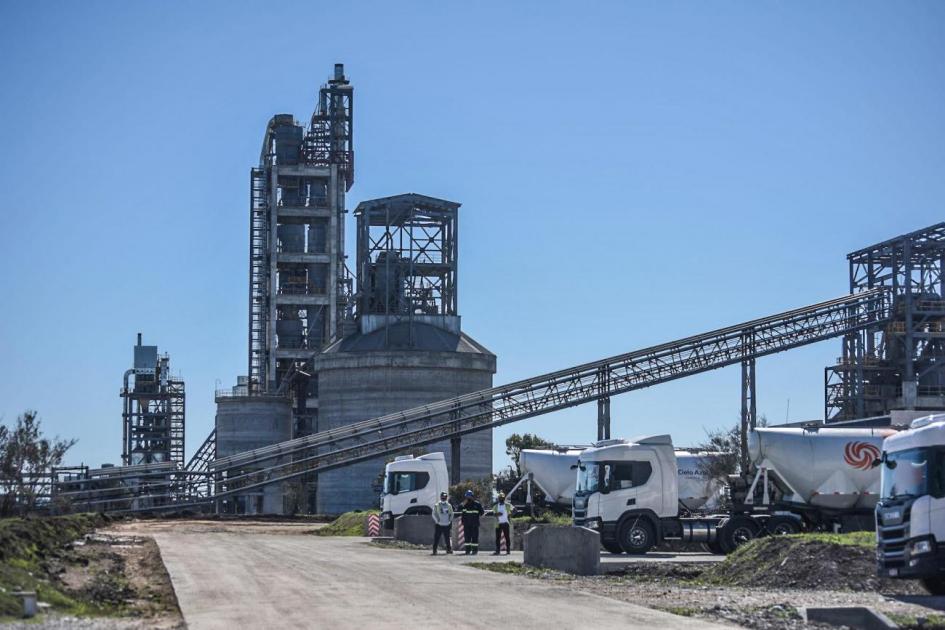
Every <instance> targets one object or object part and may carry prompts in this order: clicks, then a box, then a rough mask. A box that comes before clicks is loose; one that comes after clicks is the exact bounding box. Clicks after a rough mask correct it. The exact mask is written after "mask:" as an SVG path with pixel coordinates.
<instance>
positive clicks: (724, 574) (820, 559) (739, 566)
mask: <svg viewBox="0 0 945 630" xmlns="http://www.w3.org/2000/svg"><path fill="white" fill-rule="evenodd" d="M875 554H876V552H875V547H874V546H873V543H872V534H868V535H864V534H847V535H842V536H841V535H833V534H807V535H805V534H801V535H798V536H767V537H764V538H759V539H757V540H755V541H752V542H751V543H749V544H747V545H744V546H742V547H739V548H738V549H737V550H736V551H735V553H733V554H731V555H730V556H728V557H727V558H726V559H725V560H724V561H722V562H720V563H718V564H716V565H714V566H712V567H710V568H707V569H706V570H705V572H703V574H702V575H701V576H700V580H701V581H703V582H707V583H709V584H718V585H723V586H751V587H772V588H800V589H830V590H849V591H861V590H869V591H882V592H884V593H903V594H912V593H922V592H923V591H922V588H921V587H920V586H919V585H918V584H916V583H914V582H911V581H905V580H887V579H882V578H879V577H877V575H876V555H875Z"/></svg>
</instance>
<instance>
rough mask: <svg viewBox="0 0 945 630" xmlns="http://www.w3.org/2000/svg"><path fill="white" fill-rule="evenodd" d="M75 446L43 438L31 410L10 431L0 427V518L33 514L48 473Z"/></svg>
mask: <svg viewBox="0 0 945 630" xmlns="http://www.w3.org/2000/svg"><path fill="white" fill-rule="evenodd" d="M75 443H76V440H62V439H59V436H56V437H54V438H51V439H50V438H46V437H44V436H43V432H42V426H41V423H40V420H39V415H38V414H37V413H36V412H35V411H32V410H27V411H25V412H23V414H22V415H20V416H19V417H17V419H16V423H15V424H14V425H13V427H7V426H4V425H0V492H2V493H3V498H2V500H0V516H10V515H12V514H15V513H28V512H30V511H31V510H33V509H34V508H35V507H36V501H37V499H39V497H40V490H41V489H42V486H43V485H44V484H46V483H48V482H49V475H50V473H51V472H52V470H51V469H52V468H53V467H54V466H58V465H60V464H61V463H62V458H63V456H64V455H65V454H66V451H68V450H69V449H70V448H72V446H73V445H74V444H75Z"/></svg>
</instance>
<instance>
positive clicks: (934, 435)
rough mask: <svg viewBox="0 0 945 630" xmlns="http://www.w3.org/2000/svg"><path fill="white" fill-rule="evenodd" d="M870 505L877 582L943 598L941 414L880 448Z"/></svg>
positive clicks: (944, 430) (944, 424)
mask: <svg viewBox="0 0 945 630" xmlns="http://www.w3.org/2000/svg"><path fill="white" fill-rule="evenodd" d="M874 465H875V466H879V467H880V468H881V471H882V474H881V483H880V501H879V503H877V505H876V542H877V550H876V560H877V571H878V573H879V575H880V576H883V577H891V578H902V579H919V580H921V581H922V584H923V585H924V586H925V587H926V589H927V590H929V592H931V593H933V594H935V595H945V414H943V415H935V416H927V417H924V418H918V419H916V420H914V421H913V422H912V424H911V425H910V428H909V429H908V430H906V431H902V432H900V433H897V434H895V435H892V436H890V437H888V438H886V440H885V441H884V442H883V453H882V455H881V457H880V458H879V459H877V460H876V461H875V462H874Z"/></svg>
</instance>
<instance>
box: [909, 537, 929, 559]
mask: <svg viewBox="0 0 945 630" xmlns="http://www.w3.org/2000/svg"><path fill="white" fill-rule="evenodd" d="M924 553H932V541H931V540H920V541H918V542H915V543H912V555H913V556H919V555H922V554H924Z"/></svg>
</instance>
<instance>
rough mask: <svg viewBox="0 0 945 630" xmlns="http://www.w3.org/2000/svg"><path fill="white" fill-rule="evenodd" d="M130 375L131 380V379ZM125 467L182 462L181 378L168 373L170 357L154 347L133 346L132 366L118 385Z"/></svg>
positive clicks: (139, 337)
mask: <svg viewBox="0 0 945 630" xmlns="http://www.w3.org/2000/svg"><path fill="white" fill-rule="evenodd" d="M132 377H133V381H131V379H132ZM120 395H121V399H122V414H121V419H122V426H123V431H122V435H123V439H122V451H121V460H122V463H123V464H124V465H125V466H137V465H140V464H153V463H163V462H170V463H173V464H177V465H178V466H183V465H184V381H183V380H181V379H179V378H174V377H172V376H171V374H170V358H169V357H168V356H167V355H166V354H165V355H158V351H157V346H144V345H142V344H141V333H138V343H137V345H136V346H135V347H134V367H132V368H131V369H129V370H128V371H126V372H125V377H124V384H123V386H122V388H121V393H120Z"/></svg>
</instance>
